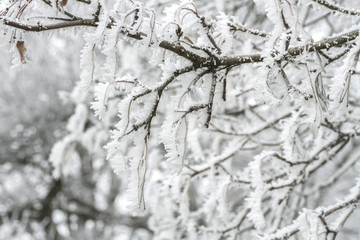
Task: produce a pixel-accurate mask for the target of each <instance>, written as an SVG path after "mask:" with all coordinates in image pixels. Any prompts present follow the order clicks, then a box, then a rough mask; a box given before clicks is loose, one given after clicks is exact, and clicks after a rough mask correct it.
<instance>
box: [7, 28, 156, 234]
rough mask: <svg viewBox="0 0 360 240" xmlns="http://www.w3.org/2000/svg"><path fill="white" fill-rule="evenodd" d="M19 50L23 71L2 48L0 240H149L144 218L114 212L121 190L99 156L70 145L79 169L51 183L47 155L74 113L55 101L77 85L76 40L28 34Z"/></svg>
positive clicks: (80, 42)
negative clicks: (23, 54) (23, 60)
mask: <svg viewBox="0 0 360 240" xmlns="http://www.w3.org/2000/svg"><path fill="white" fill-rule="evenodd" d="M66 35H68V34H66ZM80 35H81V34H80ZM25 44H26V45H25V47H26V48H27V52H26V56H27V59H26V61H27V63H26V64H23V65H21V64H16V62H17V61H18V58H19V56H18V52H17V51H13V50H11V49H10V52H9V51H8V50H9V49H0V56H1V57H0V106H1V107H0V239H4V240H5V239H6V240H8V239H126V238H128V237H132V239H144V238H148V237H149V236H150V235H151V232H150V231H149V230H148V228H147V226H146V219H145V218H132V217H128V216H125V215H122V214H121V212H120V211H119V209H120V210H121V207H117V206H116V204H118V205H119V201H118V199H117V197H118V196H119V192H120V191H122V190H121V188H122V185H121V182H120V181H119V180H118V179H117V178H116V176H115V175H114V174H113V173H112V171H111V169H110V167H109V165H108V164H106V162H105V155H103V156H97V157H96V158H94V156H91V157H90V156H89V153H88V152H86V150H85V149H83V148H81V146H80V145H79V144H78V145H74V146H73V147H74V148H76V151H77V153H78V154H79V161H80V164H79V166H80V168H81V169H80V170H79V171H77V173H76V174H72V175H71V176H68V177H67V178H66V179H54V178H53V176H52V170H53V169H52V166H51V164H50V162H49V160H48V157H49V154H50V152H51V148H52V146H53V145H54V143H55V142H56V141H59V140H60V139H62V138H63V137H64V136H65V134H66V123H67V120H68V118H69V117H70V116H71V114H73V112H74V104H73V103H72V102H71V101H66V98H65V101H64V100H61V99H60V97H59V96H61V95H65V96H66V95H69V94H67V93H66V92H71V90H72V88H73V85H74V84H75V83H76V82H77V80H78V78H79V75H80V70H79V65H80V64H79V56H80V51H81V48H82V47H83V45H84V42H83V40H82V37H81V36H64V34H63V35H61V36H58V35H56V34H55V35H53V36H52V37H51V38H50V36H48V35H44V36H43V37H42V36H39V35H29V36H27V38H26V42H25ZM12 51H13V52H12ZM14 59H15V60H14ZM61 92H62V94H61ZM68 100H69V99H68ZM88 125H91V124H90V123H88ZM125 236H126V237H125Z"/></svg>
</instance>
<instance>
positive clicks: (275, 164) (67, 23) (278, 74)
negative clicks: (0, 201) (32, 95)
mask: <svg viewBox="0 0 360 240" xmlns="http://www.w3.org/2000/svg"><path fill="white" fill-rule="evenodd" d="M0 19H1V24H0V29H1V31H2V32H3V33H4V34H3V35H2V36H1V38H0V43H2V44H3V45H4V47H5V48H7V49H8V50H9V51H10V52H13V53H14V61H13V62H14V63H13V64H14V66H15V67H20V68H21V67H22V66H23V65H24V64H25V65H28V64H31V63H29V59H30V58H31V55H30V54H29V53H28V50H27V49H28V48H32V45H31V44H28V41H27V38H29V36H30V35H33V33H32V32H44V33H45V34H49V33H50V34H51V33H52V32H53V31H59V32H60V34H61V35H65V34H66V35H70V34H71V33H72V32H74V33H76V32H77V31H81V32H82V34H83V39H84V40H85V43H84V47H83V49H82V50H81V53H80V69H81V74H80V81H79V82H78V83H77V84H76V86H75V87H74V89H73V90H72V92H70V93H62V94H61V96H62V98H63V99H64V100H66V101H68V102H72V103H73V104H74V105H75V111H74V113H73V115H72V116H71V117H70V118H69V120H68V123H67V127H66V131H67V133H66V135H65V136H64V137H63V138H62V139H61V140H60V141H58V142H57V143H56V144H55V145H54V146H53V148H52V150H51V154H50V157H49V161H50V163H51V165H52V173H51V177H52V182H53V184H52V187H48V188H47V189H48V191H47V194H44V195H43V198H37V200H39V199H40V200H39V201H40V202H39V204H33V202H31V201H30V200H29V201H28V203H30V204H31V206H28V205H24V208H23V210H18V209H17V211H13V209H14V208H13V206H12V205H11V204H10V205H7V206H6V205H4V207H3V208H4V211H2V212H3V218H4V219H5V220H3V222H6V223H7V224H8V225H9V226H8V229H11V226H13V229H15V228H16V227H17V226H15V225H14V224H13V222H14V221H15V220H21V222H22V223H23V225H22V226H23V232H24V234H25V233H28V234H30V235H32V236H35V235H34V234H35V233H36V232H38V233H39V232H40V233H41V232H42V233H43V234H44V236H47V237H49V236H53V237H54V238H55V237H57V238H60V239H71V238H76V239H81V238H94V239H97V238H104V239H107V238H108V239H116V238H117V237H118V238H120V239H123V238H126V237H127V238H136V237H138V238H141V239H145V238H154V239H326V240H328V239H336V238H339V239H340V238H346V239H358V238H359V236H360V232H359V229H358V227H357V221H358V220H359V219H360V216H359V213H357V212H356V209H357V207H358V205H359V202H360V180H359V170H358V169H359V157H360V151H359V150H358V149H359V139H358V136H359V134H360V125H359V124H360V109H359V107H360V105H359V103H358V102H359V100H360V91H359V89H360V82H359V74H358V70H359V67H358V66H357V63H358V60H359V54H360V46H359V44H360V42H359V41H360V40H359V31H360V30H359V19H360V2H359V3H358V2H357V1H351V0H344V1H338V2H337V3H334V2H332V1H330V0H329V1H326V0H299V1H296V0H243V1H231V0H227V1H225V0H223V1H221V0H219V1H205V0H204V1H195V2H192V1H180V2H179V1H160V0H150V1H144V2H141V1H133V0H122V1H107V2H105V1H101V0H99V1H97V0H89V1H87V0H77V1H75V0H74V1H65V0H49V1H48V0H27V1H22V0H15V1H14V0H11V1H10V0H6V1H3V2H2V3H1V4H0ZM74 38H77V39H79V37H78V36H76V37H74ZM63 51H64V52H66V51H71V50H69V48H68V46H64V49H63ZM70 53H71V54H72V55H74V56H75V55H76V54H77V53H75V52H70ZM63 61H65V60H64V59H59V62H63ZM104 145H105V148H104V147H103V146H104ZM105 159H106V160H107V161H108V163H109V165H110V166H111V167H112V169H113V171H114V172H115V173H116V174H117V175H118V176H119V177H120V179H121V181H119V180H116V179H115V178H114V176H113V175H112V173H110V171H109V170H108V168H106V167H107V163H106V161H105ZM8 162H9V164H12V163H11V160H10V161H8ZM6 174H10V173H9V172H6ZM4 176H6V175H5V173H4ZM120 182H121V184H120ZM63 183H66V186H67V187H64V186H63ZM125 189H127V191H125ZM19 212H20V213H19ZM134 215H137V217H132V216H134ZM12 224H13V225H12ZM34 224H36V226H37V227H36V229H35V228H34V227H33V226H34ZM20 225H21V224H20ZM24 225H25V226H24ZM88 230H89V231H88ZM8 231H9V230H8ZM90 232H91V233H90ZM121 234H123V235H121ZM9 236H11V234H10V235H9ZM34 238H36V237H34Z"/></svg>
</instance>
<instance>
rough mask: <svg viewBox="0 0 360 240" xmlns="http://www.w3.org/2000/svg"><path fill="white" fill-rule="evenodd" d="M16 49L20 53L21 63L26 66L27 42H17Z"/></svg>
mask: <svg viewBox="0 0 360 240" xmlns="http://www.w3.org/2000/svg"><path fill="white" fill-rule="evenodd" d="M16 48H17V49H18V51H19V54H20V60H21V63H23V64H25V63H26V60H25V52H26V47H25V42H24V41H17V43H16Z"/></svg>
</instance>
